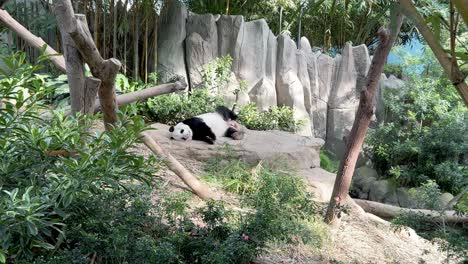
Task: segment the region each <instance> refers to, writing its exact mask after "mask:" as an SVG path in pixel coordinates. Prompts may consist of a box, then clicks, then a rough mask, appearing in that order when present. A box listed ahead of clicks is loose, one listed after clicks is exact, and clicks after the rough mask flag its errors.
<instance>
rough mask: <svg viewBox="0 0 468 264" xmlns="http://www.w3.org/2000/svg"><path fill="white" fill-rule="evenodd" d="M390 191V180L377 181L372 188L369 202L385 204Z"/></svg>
mask: <svg viewBox="0 0 468 264" xmlns="http://www.w3.org/2000/svg"><path fill="white" fill-rule="evenodd" d="M389 191H390V184H389V182H388V180H381V181H375V182H374V183H372V185H371V187H370V191H369V200H371V201H375V202H383V200H384V198H385V197H386V196H387V193H388V192H389Z"/></svg>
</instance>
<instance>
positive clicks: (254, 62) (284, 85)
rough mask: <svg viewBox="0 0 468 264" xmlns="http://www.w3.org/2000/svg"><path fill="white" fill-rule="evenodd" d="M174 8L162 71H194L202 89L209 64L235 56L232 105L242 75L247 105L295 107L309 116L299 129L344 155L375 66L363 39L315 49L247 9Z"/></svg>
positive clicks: (162, 47) (166, 25)
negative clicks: (249, 15)
mask: <svg viewBox="0 0 468 264" xmlns="http://www.w3.org/2000/svg"><path fill="white" fill-rule="evenodd" d="M168 11H169V12H168V14H167V15H166V17H164V19H163V21H162V25H161V27H160V40H159V47H158V53H159V56H158V64H159V69H160V71H162V73H163V76H168V75H171V74H178V75H182V76H185V78H187V76H188V77H189V78H190V83H191V88H192V89H196V87H197V85H198V84H199V83H200V82H201V73H202V69H203V67H204V65H205V64H207V63H209V62H210V61H212V60H213V59H215V58H216V57H218V56H225V55H230V56H231V57H232V59H233V62H232V67H231V70H232V73H231V76H230V81H229V84H228V85H227V86H226V87H219V88H218V91H219V92H220V95H221V96H222V97H223V98H225V100H226V104H228V105H232V104H233V102H234V100H235V96H234V95H233V91H234V90H235V89H236V88H237V87H239V83H240V81H241V80H243V81H245V82H246V83H247V90H246V91H243V92H241V93H240V96H239V98H240V99H239V104H240V105H241V106H242V105H245V104H247V103H249V102H255V103H256V104H257V106H258V108H259V110H262V111H265V110H268V109H269V108H271V107H273V106H282V105H285V106H290V107H292V109H293V110H294V116H295V118H296V119H301V120H303V121H305V125H304V127H303V129H302V130H301V131H298V133H299V134H301V135H306V136H314V137H318V138H321V139H323V140H325V142H326V147H327V148H329V149H330V150H332V151H333V152H335V153H336V154H337V155H338V157H340V156H341V155H342V154H343V152H344V148H345V140H346V137H347V136H348V134H349V131H350V130H351V127H352V124H353V121H354V115H355V111H356V108H357V105H358V103H359V92H360V90H361V89H362V87H363V86H364V85H365V82H366V74H367V71H368V70H369V67H370V62H371V59H370V57H369V52H368V50H367V47H366V46H365V45H360V46H356V47H353V46H351V45H350V44H346V45H345V47H344V48H343V50H342V52H341V55H336V56H335V58H332V57H330V56H328V55H326V54H322V53H320V52H313V51H312V50H313V49H312V47H311V45H310V42H309V41H308V40H307V38H305V37H303V38H301V40H300V45H299V46H300V48H299V49H298V48H297V46H296V43H295V42H294V41H293V40H292V39H291V38H290V37H289V36H287V35H280V36H278V37H276V36H275V35H274V34H273V33H272V32H271V30H270V29H269V27H268V24H267V23H266V22H265V20H264V19H259V20H255V21H249V22H246V21H245V20H244V18H243V17H242V16H225V15H221V16H220V15H211V14H205V15H198V14H194V13H190V14H188V12H187V9H186V8H185V7H184V6H183V5H182V4H181V3H180V2H179V1H172V5H171V7H170V8H169V10H168ZM167 80H168V78H162V81H167ZM393 83H396V81H392V83H390V82H388V81H387V82H386V83H381V86H382V85H383V86H385V87H388V86H393ZM378 110H381V109H378Z"/></svg>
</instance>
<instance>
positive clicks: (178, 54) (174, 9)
mask: <svg viewBox="0 0 468 264" xmlns="http://www.w3.org/2000/svg"><path fill="white" fill-rule="evenodd" d="M187 15H188V11H187V8H186V7H185V5H184V4H182V3H180V2H179V1H171V4H170V6H169V7H168V10H167V12H166V13H165V15H164V16H162V17H161V25H160V26H159V33H158V54H167V55H163V56H158V73H159V75H160V76H161V77H160V80H161V82H162V83H166V82H168V81H169V80H170V79H171V78H172V77H174V76H181V77H182V78H183V79H184V80H185V81H186V83H188V82H187V72H186V70H185V52H184V41H185V38H186V30H185V21H186V20H187Z"/></svg>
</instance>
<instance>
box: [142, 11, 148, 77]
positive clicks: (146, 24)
mask: <svg viewBox="0 0 468 264" xmlns="http://www.w3.org/2000/svg"><path fill="white" fill-rule="evenodd" d="M143 49H144V50H145V83H148V19H147V18H146V19H145V42H144V48H143Z"/></svg>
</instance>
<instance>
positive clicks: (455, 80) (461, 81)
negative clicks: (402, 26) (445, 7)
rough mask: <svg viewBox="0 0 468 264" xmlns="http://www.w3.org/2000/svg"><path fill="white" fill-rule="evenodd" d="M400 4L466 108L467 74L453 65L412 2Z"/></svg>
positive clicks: (400, 0) (467, 97) (404, 1)
mask: <svg viewBox="0 0 468 264" xmlns="http://www.w3.org/2000/svg"><path fill="white" fill-rule="evenodd" d="M399 3H400V5H401V7H402V8H401V9H402V11H403V12H404V13H405V15H406V16H407V17H408V18H409V19H411V20H412V21H413V23H414V24H415V25H416V27H417V28H418V30H419V32H420V33H421V35H422V36H423V37H424V39H425V40H426V42H427V44H428V45H429V47H430V48H431V50H432V52H433V53H434V55H435V57H436V58H437V60H438V61H439V63H440V65H441V66H442V68H443V69H444V71H445V73H446V74H447V76H448V78H449V79H450V81H451V82H452V84H453V85H454V86H455V88H456V89H457V91H458V93H459V94H460V96H461V97H462V99H463V102H464V103H465V105H466V106H468V85H467V84H466V83H465V78H466V74H464V73H463V72H462V71H460V68H459V67H458V64H456V63H455V64H454V63H452V61H451V59H450V57H449V56H448V55H447V53H446V52H445V51H444V49H443V48H442V46H441V45H440V43H439V42H438V41H437V38H436V37H435V36H434V34H433V33H432V32H431V30H430V29H429V27H428V26H427V24H426V21H425V20H424V18H423V17H422V16H421V14H420V13H419V12H418V10H417V9H416V7H415V6H414V5H413V3H412V2H411V0H399Z"/></svg>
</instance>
